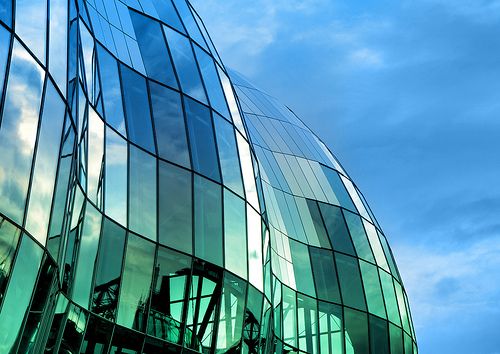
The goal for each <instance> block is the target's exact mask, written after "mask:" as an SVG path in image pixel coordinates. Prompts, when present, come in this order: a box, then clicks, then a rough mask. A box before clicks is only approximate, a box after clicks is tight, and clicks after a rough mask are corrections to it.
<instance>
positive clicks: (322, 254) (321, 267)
mask: <svg viewBox="0 0 500 354" xmlns="http://www.w3.org/2000/svg"><path fill="white" fill-rule="evenodd" d="M309 253H310V255H311V263H312V267H313V273H314V282H315V284H316V293H317V294H318V298H320V299H323V300H327V301H332V302H336V303H339V304H340V303H341V300H340V290H339V283H338V279H337V270H336V268H335V263H334V261H333V253H332V252H331V251H328V250H322V249H320V248H315V247H309ZM300 281H302V279H300V280H299V282H300Z"/></svg>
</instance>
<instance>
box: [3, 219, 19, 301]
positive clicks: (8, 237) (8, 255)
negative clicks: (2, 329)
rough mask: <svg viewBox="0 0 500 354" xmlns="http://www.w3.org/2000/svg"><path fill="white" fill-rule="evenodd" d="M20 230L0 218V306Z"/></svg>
mask: <svg viewBox="0 0 500 354" xmlns="http://www.w3.org/2000/svg"><path fill="white" fill-rule="evenodd" d="M20 234H21V230H19V229H18V228H17V227H15V226H14V225H12V224H11V223H10V222H8V221H7V220H5V219H4V218H2V217H1V216H0V304H1V303H2V299H3V296H4V293H5V287H6V286H7V281H8V279H9V275H10V270H11V267H12V261H13V259H14V254H15V253H16V249H17V243H18V241H19V235H20Z"/></svg>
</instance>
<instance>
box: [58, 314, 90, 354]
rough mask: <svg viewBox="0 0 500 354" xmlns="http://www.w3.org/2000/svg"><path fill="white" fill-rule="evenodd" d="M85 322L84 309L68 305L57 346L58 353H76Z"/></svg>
mask: <svg viewBox="0 0 500 354" xmlns="http://www.w3.org/2000/svg"><path fill="white" fill-rule="evenodd" d="M86 324H87V316H86V313H85V311H84V310H82V309H81V308H79V307H77V306H75V305H70V307H69V310H68V317H67V320H66V325H65V327H64V334H63V337H62V340H61V346H60V348H59V352H60V353H78V350H79V348H80V344H81V343H82V340H83V332H85V325H86Z"/></svg>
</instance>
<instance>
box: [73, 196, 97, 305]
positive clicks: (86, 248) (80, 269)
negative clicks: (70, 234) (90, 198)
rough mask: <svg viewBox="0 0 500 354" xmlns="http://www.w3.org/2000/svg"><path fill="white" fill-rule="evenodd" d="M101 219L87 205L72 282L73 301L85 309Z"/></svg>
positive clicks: (92, 208)
mask: <svg viewBox="0 0 500 354" xmlns="http://www.w3.org/2000/svg"><path fill="white" fill-rule="evenodd" d="M101 218H102V214H101V213H100V212H99V211H97V209H96V208H94V207H93V206H92V204H90V203H87V206H86V210H85V218H84V222H83V229H82V236H81V241H80V242H81V243H80V250H79V254H78V265H77V266H76V272H75V279H74V281H73V284H74V285H73V286H74V288H73V300H74V301H75V302H76V303H77V304H79V305H80V306H82V307H84V308H85V309H88V308H89V300H90V295H91V294H90V292H91V290H92V275H93V273H94V265H95V262H96V257H97V246H98V245H99V235H100V233H101Z"/></svg>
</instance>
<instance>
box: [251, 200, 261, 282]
mask: <svg viewBox="0 0 500 354" xmlns="http://www.w3.org/2000/svg"><path fill="white" fill-rule="evenodd" d="M247 235H248V239H247V242H248V243H247V249H248V280H249V281H250V283H251V284H253V285H254V286H255V287H256V288H257V289H259V290H260V291H263V281H264V278H263V274H262V272H263V266H262V265H263V263H264V262H263V259H262V221H261V218H260V215H259V214H258V213H257V212H256V211H255V210H253V209H252V208H250V207H248V206H247Z"/></svg>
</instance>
